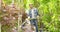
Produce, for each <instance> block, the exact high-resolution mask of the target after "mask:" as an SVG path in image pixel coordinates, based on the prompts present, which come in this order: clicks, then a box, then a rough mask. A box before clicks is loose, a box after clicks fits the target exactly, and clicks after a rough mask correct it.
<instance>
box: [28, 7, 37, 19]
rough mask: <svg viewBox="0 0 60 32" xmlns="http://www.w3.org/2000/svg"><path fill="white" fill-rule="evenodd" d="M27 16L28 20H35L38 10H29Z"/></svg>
mask: <svg viewBox="0 0 60 32" xmlns="http://www.w3.org/2000/svg"><path fill="white" fill-rule="evenodd" d="M28 15H29V16H30V18H36V17H37V16H38V10H37V9H36V8H33V9H30V10H29V14H28Z"/></svg>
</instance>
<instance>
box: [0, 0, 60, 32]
mask: <svg viewBox="0 0 60 32" xmlns="http://www.w3.org/2000/svg"><path fill="white" fill-rule="evenodd" d="M12 1H13V0H3V2H4V3H5V4H7V5H10V4H11V2H12ZM14 3H16V5H18V7H21V8H22V7H24V8H25V9H29V6H28V5H29V3H33V4H34V6H35V7H36V8H38V12H39V14H40V18H39V22H38V27H39V30H41V28H42V30H43V31H49V32H60V0H14ZM0 15H4V14H2V13H1V12H0ZM1 20H2V18H1V17H0V21H1Z"/></svg>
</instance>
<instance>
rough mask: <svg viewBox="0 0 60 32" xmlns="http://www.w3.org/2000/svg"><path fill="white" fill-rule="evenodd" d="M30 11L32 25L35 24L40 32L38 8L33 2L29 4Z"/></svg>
mask: <svg viewBox="0 0 60 32" xmlns="http://www.w3.org/2000/svg"><path fill="white" fill-rule="evenodd" d="M29 7H30V9H29V13H28V19H30V22H31V25H34V26H35V28H36V32H38V26H37V17H38V10H37V9H36V8H34V7H33V4H29Z"/></svg>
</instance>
